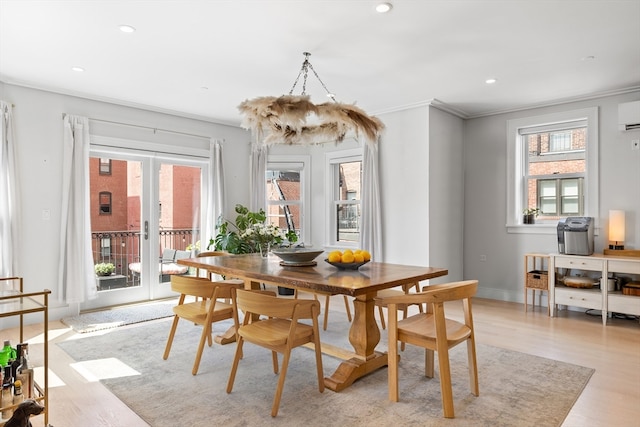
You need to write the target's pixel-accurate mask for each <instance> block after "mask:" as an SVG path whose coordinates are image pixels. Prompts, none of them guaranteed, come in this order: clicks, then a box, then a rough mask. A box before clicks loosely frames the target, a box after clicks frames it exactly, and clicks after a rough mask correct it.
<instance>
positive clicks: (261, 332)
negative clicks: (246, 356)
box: [238, 319, 313, 347]
mask: <svg viewBox="0 0 640 427" xmlns="http://www.w3.org/2000/svg"><path fill="white" fill-rule="evenodd" d="M290 328H291V321H289V320H286V319H265V320H260V321H259V322H255V323H250V324H248V325H245V326H243V327H242V328H240V330H239V331H238V333H239V334H240V335H242V337H243V338H245V339H246V340H247V341H251V342H253V343H256V344H259V345H265V346H269V347H271V346H279V345H284V344H285V343H286V342H287V339H288V338H289V329H290ZM311 336H313V327H312V326H309V325H304V324H300V323H299V324H298V325H297V326H296V332H295V335H294V337H293V346H294V347H295V346H296V345H299V344H297V343H298V342H308V341H309V337H311Z"/></svg>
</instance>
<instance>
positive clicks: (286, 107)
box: [238, 52, 384, 145]
mask: <svg viewBox="0 0 640 427" xmlns="http://www.w3.org/2000/svg"><path fill="white" fill-rule="evenodd" d="M310 55H311V54H310V53H309V52H304V56H305V60H304V62H303V63H302V68H301V69H300V72H299V73H298V77H297V78H296V80H295V82H294V83H293V87H292V88H291V90H290V91H289V94H288V95H282V96H277V97H276V96H262V97H258V98H254V99H251V100H246V101H244V102H242V103H241V104H240V105H239V106H238V109H239V110H240V113H241V114H242V115H243V116H244V118H243V121H242V127H243V128H245V129H250V130H251V132H252V133H253V134H254V135H255V137H256V139H257V141H258V143H263V144H265V145H272V144H297V145H309V144H320V143H324V142H336V143H338V142H342V141H343V140H344V138H345V136H346V135H347V134H348V133H349V131H353V132H354V133H355V136H356V138H359V137H361V136H362V137H363V138H364V139H366V141H367V142H369V143H376V142H377V140H378V138H379V136H380V133H381V132H382V130H383V129H384V124H383V123H382V121H380V119H378V118H377V117H373V116H369V115H367V113H365V112H364V111H363V110H362V109H361V108H358V107H356V106H355V105H353V104H343V103H340V102H337V101H336V100H335V97H334V95H333V94H332V93H331V92H329V91H328V90H327V87H326V85H325V84H324V82H323V81H322V80H321V79H320V77H319V76H318V73H316V71H315V70H314V69H313V66H312V65H311V63H310V62H309V56H310ZM309 70H311V71H312V72H313V73H314V75H315V76H316V78H317V79H318V80H319V81H320V83H321V84H322V87H324V89H325V90H326V91H327V95H328V96H329V97H330V98H331V99H332V102H325V103H322V104H314V103H313V102H311V98H310V97H309V95H306V94H305V91H306V84H307V75H308V72H309ZM301 75H302V76H303V85H302V93H301V94H300V95H293V91H294V89H295V87H296V85H297V83H298V81H299V79H300V76H301ZM313 116H315V119H314V122H315V121H317V124H311V123H308V119H309V118H311V117H313Z"/></svg>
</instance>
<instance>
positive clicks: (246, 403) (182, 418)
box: [58, 313, 594, 427]
mask: <svg viewBox="0 0 640 427" xmlns="http://www.w3.org/2000/svg"><path fill="white" fill-rule="evenodd" d="M343 316H344V313H332V314H331V315H330V318H331V319H334V322H332V323H330V324H329V330H327V331H321V335H322V340H323V341H325V342H330V343H332V344H339V345H342V346H345V347H348V341H347V340H348V338H347V329H348V326H349V325H348V324H347V323H346V322H340V321H338V319H340V318H341V317H343ZM170 325H171V323H170V321H169V320H168V319H167V320H166V321H164V320H162V321H157V322H147V323H140V324H139V325H136V326H133V327H127V328H118V329H114V330H113V331H112V332H110V333H107V334H105V335H101V336H86V337H84V336H82V335H78V336H76V338H78V339H74V340H70V341H66V342H63V343H59V344H58V345H59V346H60V347H61V348H62V349H64V350H65V351H66V352H67V353H68V354H69V355H70V356H71V357H72V358H73V359H75V360H76V361H78V362H80V365H83V366H82V367H83V369H88V370H94V372H92V374H93V375H96V376H97V377H98V378H103V377H104V378H108V379H104V380H102V382H103V383H104V384H105V386H106V387H107V388H109V389H110V390H111V391H112V392H113V393H114V394H115V395H116V396H118V398H119V399H121V400H122V401H123V402H125V403H126V404H127V405H128V406H129V407H130V408H131V409H133V410H134V411H135V412H136V413H137V414H139V415H140V417H142V418H143V419H144V420H146V421H147V422H148V423H149V424H150V425H151V426H153V427H164V426H167V427H175V426H180V427H187V426H192V427H199V426H203V427H204V426H221V425H224V426H270V425H274V426H275V425H277V426H307V427H309V426H323V427H325V426H347V425H348V426H396V425H402V426H410V425H421V426H448V427H450V426H455V427H458V426H464V427H469V426H491V427H498V426H518V427H526V426H531V427H534V426H535V427H544V426H559V425H561V424H562V422H563V420H564V419H565V417H566V415H567V414H568V412H569V410H570V409H571V407H572V406H573V404H574V402H575V401H576V399H577V398H578V397H579V396H580V393H581V392H582V390H583V388H584V387H585V385H586V384H587V382H588V381H589V378H590V377H591V375H592V374H593V372H594V370H593V369H589V368H585V367H581V366H576V365H572V364H569V363H564V362H559V361H555V360H550V359H544V358H541V357H537V356H531V355H527V354H524V353H519V352H514V351H509V350H504V349H500V348H496V347H491V346H487V345H478V348H477V353H478V365H479V382H480V396H479V397H475V396H473V395H472V394H471V392H470V390H469V376H468V371H467V362H466V346H464V345H460V346H457V347H456V348H454V349H453V350H452V352H451V359H452V380H453V397H454V403H455V411H456V418H455V419H453V420H450V419H443V418H442V407H441V401H440V383H439V377H438V374H437V369H436V377H435V378H433V379H427V378H425V377H423V376H422V373H423V363H424V353H423V351H422V350H420V349H418V348H415V347H411V346H407V349H406V351H404V352H403V353H401V361H400V399H401V401H400V402H398V403H393V402H390V401H389V400H388V397H387V396H388V395H387V369H380V370H378V371H377V372H374V373H372V374H370V375H368V376H366V377H365V378H361V379H360V380H358V381H356V383H354V384H353V385H352V386H351V387H349V388H347V389H346V390H344V391H342V392H339V393H335V392H333V391H331V390H328V389H327V390H325V392H324V393H322V394H321V393H319V392H318V389H317V381H316V377H315V365H314V357H313V351H312V350H309V349H306V348H297V349H295V350H294V352H293V354H292V360H291V363H290V367H289V371H288V373H287V378H286V382H285V388H284V392H283V395H282V401H281V405H280V411H279V414H278V416H277V417H276V418H275V419H273V418H272V417H271V416H270V413H271V404H272V401H273V395H274V391H275V388H276V381H277V376H276V375H274V374H273V371H272V369H271V355H270V353H269V352H268V351H266V350H264V349H262V348H259V347H256V346H253V345H250V344H246V345H245V347H244V359H242V360H241V361H240V365H239V368H238V374H237V376H236V382H235V386H234V389H233V392H232V393H231V394H227V393H226V391H225V389H226V383H227V379H228V376H229V370H230V367H231V362H232V359H233V353H234V350H235V344H230V345H225V346H220V345H218V344H214V346H213V347H211V348H209V347H205V350H204V353H203V358H202V362H201V364H200V371H199V372H198V375H196V376H192V375H191V367H192V364H193V360H194V354H195V350H196V347H197V343H198V338H199V335H200V331H201V330H200V328H199V327H197V326H195V325H193V324H190V323H188V322H181V324H180V325H179V327H178V332H177V335H176V339H175V340H174V343H173V348H172V352H171V355H170V357H169V359H168V360H166V361H165V360H162V353H163V351H164V346H165V343H166V338H167V335H168V332H169V327H170ZM229 325H231V323H230V322H228V323H219V324H215V327H214V334H216V333H221V332H222V331H224V330H226V329H227V327H228V326H229ZM383 344H386V333H385V332H384V331H383V332H382V341H381V344H380V347H381V348H383V349H386V345H383ZM109 358H117V359H119V361H120V362H122V363H124V364H125V365H128V367H130V368H132V370H128V369H127V370H125V369H123V368H118V369H120V371H121V374H122V375H121V376H119V375H118V372H117V370H116V372H114V371H113V369H114V368H110V365H109V363H110V361H109ZM281 359H282V358H281V357H280V362H281V361H282V360H281ZM92 361H93V362H92ZM96 361H97V362H96ZM338 364H339V360H338V359H336V358H333V357H331V356H327V355H324V356H323V365H324V372H325V375H327V376H328V375H330V374H331V373H332V372H334V370H335V369H336V368H337V366H338ZM436 366H437V361H436ZM102 373H106V375H104V376H103V377H101V375H102Z"/></svg>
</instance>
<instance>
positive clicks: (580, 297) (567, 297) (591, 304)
mask: <svg viewBox="0 0 640 427" xmlns="http://www.w3.org/2000/svg"><path fill="white" fill-rule="evenodd" d="M555 300H556V301H555V303H556V304H562V305H571V306H574V307H582V308H592V309H594V310H601V309H602V294H601V293H600V292H594V291H581V290H576V289H563V288H556V298H555Z"/></svg>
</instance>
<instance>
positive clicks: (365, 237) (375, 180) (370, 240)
mask: <svg viewBox="0 0 640 427" xmlns="http://www.w3.org/2000/svg"><path fill="white" fill-rule="evenodd" d="M378 143H379V142H378ZM360 203H361V204H362V225H361V226H362V228H361V230H360V231H361V232H360V247H361V248H363V249H366V250H368V251H369V252H370V253H371V257H372V259H375V260H376V261H382V260H383V259H384V258H383V254H382V214H381V212H382V208H381V204H380V173H379V162H378V144H371V143H366V144H364V148H363V152H362V195H361V196H360Z"/></svg>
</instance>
